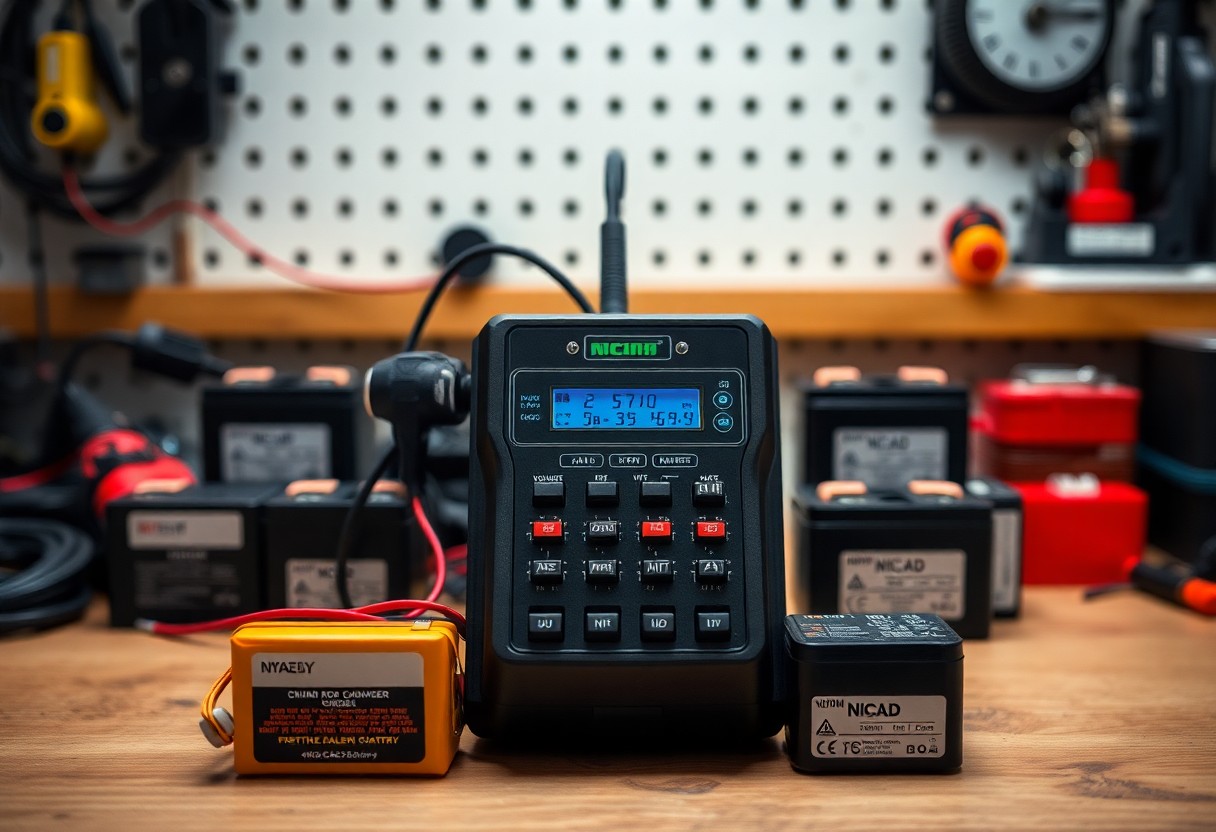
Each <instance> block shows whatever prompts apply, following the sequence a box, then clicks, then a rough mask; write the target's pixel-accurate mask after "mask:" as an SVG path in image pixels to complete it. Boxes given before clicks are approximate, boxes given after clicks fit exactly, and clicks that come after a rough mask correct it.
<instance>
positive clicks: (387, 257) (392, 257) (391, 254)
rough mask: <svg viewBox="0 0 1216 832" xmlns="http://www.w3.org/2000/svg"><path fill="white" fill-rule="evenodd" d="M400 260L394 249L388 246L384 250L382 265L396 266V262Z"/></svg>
mask: <svg viewBox="0 0 1216 832" xmlns="http://www.w3.org/2000/svg"><path fill="white" fill-rule="evenodd" d="M400 260H401V255H400V254H398V253H397V250H396V249H393V248H390V249H387V250H386V251H385V252H384V265H385V266H386V267H387V268H390V269H392V268H396V266H397V263H398V262H400Z"/></svg>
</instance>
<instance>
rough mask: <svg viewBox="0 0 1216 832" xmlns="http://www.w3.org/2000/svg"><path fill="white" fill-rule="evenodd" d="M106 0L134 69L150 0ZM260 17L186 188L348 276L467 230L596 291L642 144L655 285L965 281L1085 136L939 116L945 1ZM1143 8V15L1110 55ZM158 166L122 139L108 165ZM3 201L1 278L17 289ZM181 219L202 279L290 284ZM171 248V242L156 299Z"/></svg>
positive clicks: (318, 8) (512, 6) (736, 2)
mask: <svg viewBox="0 0 1216 832" xmlns="http://www.w3.org/2000/svg"><path fill="white" fill-rule="evenodd" d="M47 5H49V4H47ZM99 5H100V6H108V7H109V9H108V10H107V13H106V14H107V20H109V21H111V24H112V26H113V29H114V31H115V32H116V33H117V34H118V38H117V39H118V41H119V43H120V44H122V45H123V51H124V52H125V54H126V56H127V61H128V67H130V65H131V61H132V58H133V50H134V45H133V44H132V43H131V42H130V29H131V21H130V17H131V12H130V10H129V9H130V7H131V6H132V3H130V2H118V3H116V4H108V3H103V4H99ZM238 5H239V12H238V14H237V16H236V18H235V20H234V23H233V25H232V32H231V34H230V36H229V37H228V38H227V40H226V42H225V53H226V63H227V65H228V66H230V67H232V68H234V69H236V70H238V71H239V74H240V76H241V83H242V93H241V95H240V96H239V97H238V98H237V99H235V100H234V101H233V102H232V103H231V106H230V107H229V112H230V118H229V119H228V121H229V124H228V129H227V131H226V135H225V137H224V140H223V142H222V144H220V145H219V146H217V147H216V148H214V149H212V150H207V151H203V152H199V153H192V154H189V155H188V156H187V158H186V161H185V164H184V165H183V169H182V172H181V174H180V175H179V177H177V179H176V180H175V184H176V185H177V188H178V189H179V190H184V191H185V192H187V193H188V194H190V195H191V196H194V197H195V198H199V199H207V200H211V201H213V202H214V203H215V204H216V205H218V207H219V208H220V210H221V211H222V212H223V213H224V214H225V215H226V216H227V217H228V218H229V219H230V220H232V221H233V222H234V223H235V224H236V225H238V226H239V227H241V228H242V229H243V230H245V231H246V233H247V234H248V235H249V236H250V237H252V238H253V239H254V240H255V241H256V242H257V243H258V244H259V245H261V246H262V247H264V248H265V249H266V250H268V251H271V252H274V253H276V254H279V255H281V256H283V257H286V258H288V259H297V260H298V261H299V262H301V263H303V264H306V265H308V266H309V267H312V268H316V269H321V270H327V271H333V272H336V273H339V274H349V275H351V276H352V277H388V276H392V275H403V274H404V275H421V274H426V273H429V272H430V271H431V270H432V268H433V258H434V251H435V248H436V246H437V243H438V241H439V240H440V239H441V238H442V236H443V235H444V233H445V232H446V231H447V230H449V229H451V228H452V227H454V226H455V225H457V224H462V223H469V222H471V223H474V224H476V225H479V226H482V227H484V228H485V229H486V230H487V231H489V232H490V233H491V235H492V236H493V237H494V238H495V239H497V240H501V241H504V242H510V243H514V244H518V245H523V246H527V247H530V248H532V249H534V250H536V251H538V252H540V253H543V254H545V255H546V256H548V257H550V258H551V259H553V260H554V261H556V262H557V263H558V265H559V266H561V267H563V268H564V269H566V270H567V271H568V272H569V273H571V275H572V276H574V277H575V278H576V279H579V280H581V281H582V282H585V283H589V282H592V281H593V280H594V278H595V275H596V271H597V264H598V231H597V229H598V224H599V222H600V218H601V215H602V211H603V199H602V185H601V168H602V159H603V155H604V153H605V151H606V150H607V149H608V148H610V147H620V148H621V149H622V150H624V151H625V153H626V156H627V160H628V166H629V184H628V189H627V195H626V203H627V204H626V209H625V210H626V215H625V219H626V221H627V222H628V224H629V233H630V237H629V259H630V273H631V278H632V280H633V281H634V282H635V283H638V284H651V285H656V284H662V285H666V286H670V287H672V288H679V287H681V286H685V287H687V288H688V289H690V290H695V289H697V288H699V287H701V286H702V285H703V284H704V283H706V282H710V283H718V284H720V285H721V284H726V283H737V282H738V281H739V280H740V279H747V280H749V281H755V282H758V283H765V284H769V285H805V284H810V283H820V284H825V283H848V284H851V285H855V284H859V283H883V284H890V285H901V284H902V285H908V284H931V283H937V282H942V281H945V280H947V278H946V277H945V274H944V272H943V269H942V265H941V258H940V252H939V250H938V245H939V237H940V232H941V226H942V224H943V222H944V220H945V217H946V215H947V214H948V213H949V212H950V211H952V210H953V209H954V208H955V207H957V206H959V205H961V204H963V203H964V202H966V201H968V200H971V199H978V200H982V201H984V202H987V203H989V204H991V205H994V206H995V207H996V208H997V209H998V211H1000V212H1001V213H1002V214H1003V215H1004V216H1005V218H1006V219H1007V220H1008V221H1009V223H1010V226H1011V232H1012V233H1011V236H1012V238H1013V240H1014V242H1015V244H1016V242H1017V241H1018V238H1019V237H1020V226H1021V223H1022V221H1023V219H1024V216H1025V212H1026V210H1027V209H1028V206H1029V198H1030V190H1031V170H1032V163H1033V161H1034V159H1035V158H1036V156H1037V154H1039V153H1041V152H1042V149H1043V147H1044V144H1045V143H1046V142H1047V140H1048V139H1049V137H1050V136H1052V135H1053V134H1054V132H1055V131H1057V130H1058V129H1059V128H1060V126H1061V124H1062V122H1060V121H1056V120H1051V119H1039V120H1024V119H1022V120H1019V119H1008V118H1001V119H963V120H955V119H952V120H940V119H939V120H934V119H931V118H930V117H929V116H928V115H927V113H926V111H925V107H924V101H925V98H926V95H927V92H928V77H929V44H930V41H931V38H930V26H931V19H930V13H929V3H927V2H925V0H851V1H850V0H801V1H800V0H619V2H617V1H616V0H534V2H532V1H530V0H396V2H393V0H243V1H242V2H240V3H239V4H238ZM1141 5H1142V2H1141V0H1134V1H1133V2H1128V3H1126V4H1124V7H1123V9H1122V10H1121V13H1120V19H1121V23H1120V38H1119V39H1118V42H1117V43H1116V46H1115V49H1114V54H1115V56H1116V59H1115V61H1114V62H1113V64H1116V65H1117V64H1120V63H1121V61H1120V60H1119V58H1120V56H1121V53H1122V52H1123V50H1124V49H1125V46H1126V44H1125V41H1126V35H1127V32H1128V31H1129V29H1131V28H1134V20H1135V14H1134V12H1135V10H1136V9H1137V8H1138V7H1139V6H1141ZM119 132H120V133H121V132H122V131H119ZM128 134H129V131H128ZM141 154H142V151H141V150H140V148H139V147H138V145H137V143H135V142H133V141H132V140H130V139H128V138H124V137H122V136H120V137H119V138H118V139H117V140H116V141H114V142H111V146H110V147H109V148H108V149H107V153H106V155H105V156H104V157H103V159H102V161H101V164H100V167H102V168H107V167H111V168H112V167H113V166H115V165H118V166H122V165H125V164H128V159H127V157H128V156H131V155H136V156H138V155H141ZM6 187H7V186H4V187H2V188H0V220H2V221H3V225H2V226H0V280H3V281H5V282H22V281H24V280H27V279H28V275H27V274H26V272H27V269H26V265H25V257H24V239H25V238H24V233H25V232H24V220H23V218H22V217H21V216H20V211H19V210H16V209H15V206H19V205H20V202H19V200H18V199H17V198H16V197H15V196H14V195H13V194H12V193H11V191H9V190H7V189H6ZM162 190H164V189H162ZM150 202H151V200H150ZM186 227H187V228H188V229H190V231H191V233H192V234H193V235H194V244H193V245H191V246H189V247H188V250H189V251H190V256H191V258H192V261H193V262H192V264H191V269H190V270H191V271H192V272H193V273H195V274H196V275H197V278H198V280H199V281H200V282H201V283H202V284H204V285H207V284H227V283H236V284H240V285H250V284H265V283H274V282H276V281H277V280H278V279H277V278H275V277H273V276H270V275H267V274H266V273H265V272H264V271H263V270H260V269H258V268H257V267H256V266H254V265H251V264H250V263H248V262H246V260H245V258H244V257H243V256H242V255H240V254H239V253H238V252H236V251H235V250H234V249H232V248H230V247H229V246H228V245H227V244H226V243H224V242H223V241H222V240H220V239H218V237H217V236H216V235H214V234H213V233H212V232H210V231H209V230H206V229H202V228H200V227H197V226H196V225H195V224H194V223H193V221H189V222H187V223H186ZM169 235H170V229H168V228H165V229H162V230H160V231H158V232H157V233H156V234H154V235H152V236H151V237H150V238H149V240H148V245H149V250H150V255H149V259H150V265H151V266H152V271H151V273H150V274H151V280H152V281H153V282H158V281H164V280H167V279H168V274H169V271H170V270H169V269H168V268H166V260H167V258H168V256H169V252H170V251H171V250H172V249H171V246H170V245H169V239H170V236H169ZM46 237H47V240H48V249H49V250H50V252H51V266H52V268H51V273H52V276H53V278H54V279H57V280H66V279H70V277H71V275H72V272H73V269H72V268H71V267H70V265H69V264H68V263H67V262H66V251H67V250H68V249H69V248H71V247H72V246H73V245H75V244H76V243H79V242H82V241H85V240H92V241H96V239H97V235H95V234H93V233H91V232H89V231H88V230H87V229H79V228H69V227H66V226H64V225H63V224H61V223H59V222H51V223H48V227H47V230H46ZM524 272H525V268H524V267H521V266H519V265H517V264H514V263H508V262H506V261H505V260H502V261H500V262H499V263H498V264H497V267H496V273H497V275H498V276H499V277H500V278H501V279H504V280H513V281H514V280H519V279H521V278H522V275H523V274H524Z"/></svg>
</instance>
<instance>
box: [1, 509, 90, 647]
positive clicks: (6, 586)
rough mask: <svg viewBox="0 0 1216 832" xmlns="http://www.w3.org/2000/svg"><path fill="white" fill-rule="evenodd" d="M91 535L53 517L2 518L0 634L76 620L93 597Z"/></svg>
mask: <svg viewBox="0 0 1216 832" xmlns="http://www.w3.org/2000/svg"><path fill="white" fill-rule="evenodd" d="M92 560H93V543H92V541H91V540H89V538H88V536H87V535H86V534H85V533H84V532H82V531H80V530H78V529H74V528H72V527H71V526H68V525H66V524H64V523H60V522H58V521H55V520H31V519H7V518H0V568H3V569H5V570H8V571H10V573H11V574H9V575H7V576H0V633H9V632H14V631H16V630H26V629H44V628H46V627H54V626H56V625H58V624H64V623H66V622H68V621H75V620H76V619H77V618H80V616H82V615H83V614H84V611H85V608H86V607H87V606H88V604H89V599H90V598H92V591H91V590H90V589H89V585H88V579H87V574H86V573H87V571H88V567H89V564H90V563H91V562H92Z"/></svg>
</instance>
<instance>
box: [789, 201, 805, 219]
mask: <svg viewBox="0 0 1216 832" xmlns="http://www.w3.org/2000/svg"><path fill="white" fill-rule="evenodd" d="M785 211H786V213H787V214H789V215H790V216H791V217H798V216H801V215H802V200H800V199H791V200H790V201H789V202H788V203H786V206H785Z"/></svg>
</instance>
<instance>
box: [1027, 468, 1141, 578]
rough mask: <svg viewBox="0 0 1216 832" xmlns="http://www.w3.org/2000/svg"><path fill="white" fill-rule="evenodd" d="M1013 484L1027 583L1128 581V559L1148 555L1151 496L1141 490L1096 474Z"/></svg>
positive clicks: (1063, 476)
mask: <svg viewBox="0 0 1216 832" xmlns="http://www.w3.org/2000/svg"><path fill="white" fill-rule="evenodd" d="M1012 485H1013V487H1014V488H1016V489H1017V490H1018V491H1019V492H1021V494H1022V501H1023V509H1022V511H1023V524H1024V525H1023V547H1022V581H1023V583H1026V584H1095V583H1114V582H1117V581H1123V580H1126V578H1127V573H1126V571H1125V569H1124V565H1125V564H1126V563H1127V560H1128V559H1129V558H1139V557H1140V556H1141V555H1142V554H1143V553H1144V545H1145V532H1146V524H1147V520H1148V497H1147V496H1146V495H1145V493H1144V492H1143V491H1141V490H1140V489H1139V488H1136V487H1135V486H1133V485H1129V484H1127V483H1123V482H1100V481H1099V480H1098V479H1097V478H1096V477H1094V476H1092V475H1081V476H1073V475H1056V476H1053V477H1051V478H1050V479H1048V480H1047V481H1046V482H1033V483H1025V482H1023V483H1012Z"/></svg>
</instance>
